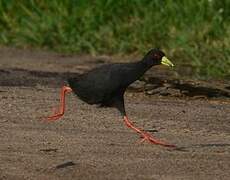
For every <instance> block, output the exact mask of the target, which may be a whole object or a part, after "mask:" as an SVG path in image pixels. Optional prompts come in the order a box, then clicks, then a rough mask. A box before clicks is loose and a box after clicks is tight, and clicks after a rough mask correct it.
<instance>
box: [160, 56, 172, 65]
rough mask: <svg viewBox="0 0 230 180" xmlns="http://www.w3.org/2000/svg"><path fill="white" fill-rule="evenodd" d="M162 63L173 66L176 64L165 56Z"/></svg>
mask: <svg viewBox="0 0 230 180" xmlns="http://www.w3.org/2000/svg"><path fill="white" fill-rule="evenodd" d="M161 64H163V65H166V66H171V67H173V66H174V65H173V63H172V62H171V61H170V60H169V59H168V58H167V57H165V56H164V57H163V58H162V59H161Z"/></svg>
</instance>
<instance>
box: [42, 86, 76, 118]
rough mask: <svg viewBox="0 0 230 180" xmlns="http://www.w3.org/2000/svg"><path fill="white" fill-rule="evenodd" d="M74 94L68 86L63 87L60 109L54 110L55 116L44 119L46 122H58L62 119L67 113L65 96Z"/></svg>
mask: <svg viewBox="0 0 230 180" xmlns="http://www.w3.org/2000/svg"><path fill="white" fill-rule="evenodd" d="M70 92H72V89H71V88H70V87H68V86H63V87H62V89H61V94H60V107H59V108H53V112H54V113H53V115H52V116H48V117H46V118H44V119H43V120H45V121H56V120H57V119H59V118H61V117H62V116H63V115H64V112H65V94H66V93H70Z"/></svg>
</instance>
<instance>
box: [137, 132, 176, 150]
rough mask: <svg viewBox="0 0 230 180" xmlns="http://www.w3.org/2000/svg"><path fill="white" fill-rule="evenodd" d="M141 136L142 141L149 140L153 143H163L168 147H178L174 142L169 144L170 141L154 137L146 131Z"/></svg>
mask: <svg viewBox="0 0 230 180" xmlns="http://www.w3.org/2000/svg"><path fill="white" fill-rule="evenodd" d="M141 138H142V140H141V143H142V142H144V141H148V142H149V143H152V144H158V145H162V146H166V147H176V146H175V145H173V144H168V143H165V142H163V141H161V140H158V139H156V138H154V137H153V136H152V135H151V134H149V133H146V132H142V134H141Z"/></svg>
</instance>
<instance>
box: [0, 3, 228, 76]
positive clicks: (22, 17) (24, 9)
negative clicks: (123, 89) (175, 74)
mask: <svg viewBox="0 0 230 180" xmlns="http://www.w3.org/2000/svg"><path fill="white" fill-rule="evenodd" d="M0 43H1V44H3V45H9V46H16V47H34V48H44V49H51V50H55V51H59V52H65V53H90V54H93V55H96V54H108V55H116V54H119V55H127V54H133V53H135V54H137V55H141V54H143V53H145V52H146V51H147V50H148V49H150V48H152V47H159V48H162V49H163V50H164V51H165V52H166V53H167V56H169V57H170V58H171V59H172V60H173V62H175V63H176V64H179V65H182V66H183V65H186V64H189V65H191V66H192V67H194V74H193V75H194V76H195V77H198V78H213V77H214V78H224V77H230V1H229V0H197V1H194V0H97V1H89V0H88V1H87V0H67V1H65V0H55V1H51V0H17V1H15V0H1V1H0Z"/></svg>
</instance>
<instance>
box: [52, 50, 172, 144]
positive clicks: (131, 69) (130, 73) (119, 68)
mask: <svg viewBox="0 0 230 180" xmlns="http://www.w3.org/2000/svg"><path fill="white" fill-rule="evenodd" d="M160 64H164V65H168V66H173V64H172V63H171V62H170V61H169V60H168V59H167V58H166V57H165V54H164V53H163V52H162V51H161V50H159V49H152V50H150V51H149V52H148V53H147V54H146V55H145V56H144V58H143V59H142V60H141V61H138V62H134V63H116V64H107V65H103V66H100V67H98V68H95V69H92V70H91V71H89V72H87V73H84V74H82V75H80V76H78V77H75V78H69V79H68V83H69V86H70V87H66V86H65V87H64V88H63V89H62V93H61V94H62V95H61V108H60V112H57V113H56V114H55V115H53V116H50V117H48V119H49V120H55V119H58V118H59V117H61V116H62V115H63V114H64V107H65V105H64V103H65V102H64V101H65V92H70V91H73V92H74V93H75V94H76V95H77V96H78V97H79V98H80V99H82V100H83V101H85V102H86V103H88V104H99V105H101V106H109V107H115V108H117V109H118V110H119V111H120V112H121V115H122V116H124V120H125V123H126V125H127V126H128V127H130V128H132V129H134V130H135V131H137V132H138V133H140V134H141V135H142V137H143V138H144V140H149V141H150V142H153V141H154V142H153V143H155V144H161V145H167V146H171V145H168V144H165V143H162V142H159V141H158V142H156V140H155V139H154V140H152V141H151V140H150V139H149V138H150V137H149V136H150V135H149V134H148V133H146V132H143V131H141V130H139V129H138V128H136V127H134V126H133V124H132V123H131V122H130V121H129V120H128V118H127V116H126V112H125V106H124V93H125V90H126V89H127V87H128V86H129V85H130V84H131V83H133V82H134V81H136V80H137V79H139V78H140V77H141V76H142V75H143V74H144V73H145V72H146V71H147V70H148V69H149V68H151V67H152V66H154V65H160ZM151 138H152V137H151Z"/></svg>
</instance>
